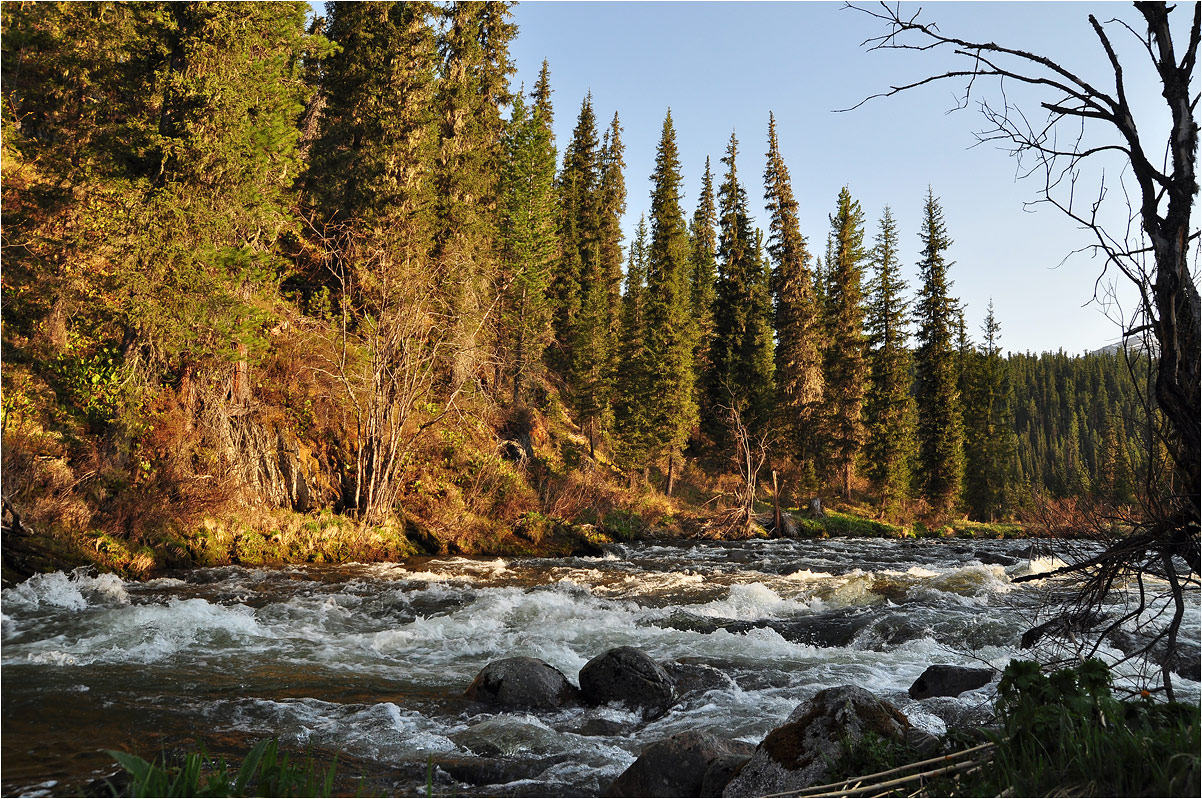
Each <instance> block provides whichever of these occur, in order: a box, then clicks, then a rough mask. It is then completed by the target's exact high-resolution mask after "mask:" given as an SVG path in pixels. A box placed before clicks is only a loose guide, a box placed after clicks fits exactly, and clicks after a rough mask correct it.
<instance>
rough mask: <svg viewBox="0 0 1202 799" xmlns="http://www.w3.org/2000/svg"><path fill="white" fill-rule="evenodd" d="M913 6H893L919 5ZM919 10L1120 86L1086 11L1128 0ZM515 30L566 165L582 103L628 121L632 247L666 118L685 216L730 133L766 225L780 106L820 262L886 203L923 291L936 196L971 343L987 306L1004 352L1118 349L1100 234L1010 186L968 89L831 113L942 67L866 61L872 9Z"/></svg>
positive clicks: (1084, 190) (581, 8) (1010, 92)
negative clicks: (850, 216) (967, 98)
mask: <svg viewBox="0 0 1202 799" xmlns="http://www.w3.org/2000/svg"><path fill="white" fill-rule="evenodd" d="M1182 7H1183V8H1184V9H1185V10H1184V11H1178V12H1177V15H1176V16H1181V17H1183V18H1184V17H1185V15H1186V14H1187V13H1188V12H1189V9H1190V7H1189V4H1182ZM918 8H919V4H913V3H911V4H903V5H902V9H903V11H904V12H908V13H913V12H914V11H917V10H918ZM922 8H923V18H924V19H930V20H933V21H936V22H938V24H939V27H940V29H941V30H942V31H943V32H944V33H945V34H948V35H954V36H957V37H960V38H964V39H970V40H983V41H996V42H998V43H1001V44H1006V45H1009V46H1016V47H1019V48H1021V49H1026V50H1030V51H1032V52H1037V53H1040V54H1046V55H1048V56H1049V57H1051V58H1053V59H1054V60H1055V61H1056V62H1057V63H1059V64H1061V65H1062V66H1064V67H1066V68H1069V69H1072V70H1074V71H1076V72H1078V74H1080V75H1081V76H1082V77H1085V78H1086V79H1087V80H1090V81H1091V82H1094V81H1096V83H1097V85H1099V87H1104V89H1105V90H1110V89H1112V87H1113V83H1114V78H1113V73H1112V72H1111V71H1110V70H1109V67H1108V64H1107V62H1106V60H1105V54H1104V52H1103V51H1102V49H1101V47H1100V46H1099V45H1098V42H1097V39H1096V38H1095V37H1094V34H1093V32H1092V30H1091V28H1090V26H1089V23H1088V15H1089V14H1090V13H1094V14H1096V16H1097V17H1098V19H1099V20H1100V21H1103V22H1105V21H1106V20H1109V19H1112V18H1114V17H1116V16H1117V17H1120V18H1122V19H1125V20H1127V21H1128V22H1131V23H1134V22H1137V21H1138V20H1137V19H1136V14H1135V12H1134V10H1133V9H1132V8H1131V7H1130V5H1128V4H1119V3H1090V2H1081V3H1077V2H1061V3H1050V2H1007V3H987V2H979V3H978V2H972V3H964V2H934V3H926V4H923V5H922ZM514 21H515V22H516V23H517V25H518V29H519V30H518V36H517V38H516V40H515V41H513V42H512V43H511V45H510V56H511V58H512V59H513V61H514V63H515V66H516V67H517V74H516V75H515V76H514V77H513V79H512V86H513V88H514V89H517V88H518V87H519V86H520V85H524V86H525V88H526V90H527V91H529V90H530V89H531V88H532V87H533V85H534V83H535V80H536V79H537V77H538V72H539V69H540V67H541V64H542V61H543V59H544V58H545V59H546V60H547V61H548V64H549V67H550V76H551V86H552V88H553V90H554V94H553V102H554V108H555V133H556V139H557V144H558V146H559V148H560V152H561V154H562V150H563V148H564V147H565V146H566V145H567V143H568V142H569V141H570V138H571V134H572V128H573V127H574V126H575V124H576V117H577V115H578V114H579V111H580V105H581V102H582V100H583V98H584V97H585V95H586V94H587V93H588V92H590V91H591V92H592V97H593V106H594V110H595V112H596V115H597V119H598V125H599V126H601V127H604V126H606V125H607V124H608V122H609V120H610V119H611V118H612V117H613V114H614V112H615V111H616V112H617V113H618V115H619V118H620V120H621V124H622V126H623V141H624V142H625V145H626V164H627V169H626V186H627V213H626V218H625V222H624V229H625V231H626V232H627V235H628V236H629V234H630V233H631V232H632V231H633V229H634V227H635V226H636V225H637V222H638V218H639V216H640V214H642V213H644V212H646V211H647V210H648V208H649V206H650V192H651V182H650V179H649V178H650V175H651V173H652V170H653V168H654V161H655V152H656V147H657V145H658V142H659V138H660V134H661V132H662V127H663V120H664V115H665V112H666V111H667V110H668V109H669V108H671V112H672V118H673V122H674V126H675V129H676V134H677V143H678V146H679V149H680V155H681V162H682V172H683V177H684V198H683V199H684V205H685V209H686V212H687V215H688V216H690V217H691V215H692V211H693V209H694V208H695V207H696V204H697V198H698V193H699V191H700V186H701V177H702V173H703V171H704V167H705V159H706V157H707V156H708V157H709V158H710V159H711V162H712V167H713V170H714V174H715V187H716V186H717V185H718V184H719V183H720V182H721V177H722V174H723V170H724V166H723V165H722V164H721V163H720V159H721V158H722V157H723V156H724V154H725V151H726V147H727V144H728V142H729V139H730V136H731V133H732V132H734V133H735V135H736V136H737V138H738V142H739V155H738V159H737V164H738V173H739V174H740V176H741V179H742V181H743V182H744V186H745V188H746V190H747V193H748V196H749V198H750V199H751V200H752V209H751V210H752V215H753V216H754V223H755V224H756V225H757V226H759V227H762V228H764V229H765V231H766V230H767V227H768V217H767V214H766V213H765V211H764V209H763V204H762V200H761V199H760V198H761V197H762V195H763V172H764V167H765V153H766V151H767V127H768V114H769V112H773V113H774V114H775V116H776V122H777V131H778V137H779V140H780V148H781V152H782V155H783V156H784V159H785V162H786V164H787V165H788V168H789V171H790V173H791V176H792V182H793V190H794V193H795V194H796V195H797V199H798V203H799V216H800V220H801V227H802V234H803V235H804V236H805V237H806V238H807V240H808V243H809V248H810V251H811V252H812V253H814V254H818V255H822V254H823V253H824V252H825V247H826V236H827V232H828V231H829V229H830V224H829V215H830V214H831V213H833V211H834V207H835V201H836V198H837V196H838V194H839V191H840V189H841V188H842V187H843V186H847V187H848V189H849V190H850V192H851V195H852V197H853V198H854V199H856V200H858V201H859V202H860V204H861V206H862V208H863V210H864V214H865V218H866V222H867V224H866V233H867V235H866V239H865V240H866V243H868V244H871V241H872V238H873V236H874V235H875V233H876V229H877V223H878V220H879V218H880V216H881V212H882V209H883V208H884V207H885V206H886V205H888V206H890V207H891V209H892V211H893V215H894V217H895V219H896V220H897V223H898V227H899V231H900V238H901V260H902V263H903V267H904V275H905V277H906V278H907V280H908V281H909V282H910V288H911V294H912V293H913V292H914V291H915V290H916V289H917V284H918V281H917V269H916V267H915V263H916V262H917V261H918V258H919V252H920V248H921V242H920V240H919V237H918V230H919V224H920V222H921V217H922V210H923V204H924V201H925V199H926V196H927V191H928V187H929V188H930V190H931V191H933V192H934V194H935V196H936V197H937V198H938V199H939V200H940V203H941V205H942V208H943V211H944V219H945V222H946V225H947V230H948V233H949V234H950V236H951V238H952V240H953V242H954V243H953V245H952V246H951V248H950V249H949V250H948V252H947V256H948V258H949V259H951V260H952V261H954V265H953V266H952V268H951V278H952V280H953V281H954V286H953V288H952V292H953V294H956V295H957V296H959V298H960V299H961V301H962V302H963V303H965V307H966V315H967V321H968V327H969V333H970V335H971V336H972V337H973V338H974V339H976V340H979V339H980V338H981V335H980V329H981V324H982V321H983V319H984V317H985V312H986V307H987V305H988V303H989V302H990V301H991V300H992V302H993V303H994V310H995V314H996V317H997V319H998V321H999V322H1000V323H1001V345H1002V347H1003V349H1005V350H1007V351H1013V352H1043V351H1054V350H1057V349H1063V350H1065V351H1066V352H1069V353H1081V352H1087V351H1092V350H1096V349H1098V348H1100V347H1103V346H1105V345H1107V344H1109V343H1112V342H1114V341H1116V340H1118V338H1119V327H1118V324H1117V323H1116V322H1115V321H1114V320H1113V318H1112V317H1113V316H1114V308H1113V306H1111V307H1110V309H1109V313H1108V312H1107V309H1106V308H1104V307H1101V306H1100V305H1099V304H1098V303H1096V302H1092V299H1093V297H1094V295H1095V285H1096V284H1097V283H1098V278H1099V275H1100V274H1101V273H1102V266H1103V262H1102V259H1101V258H1091V257H1090V255H1089V254H1088V253H1083V254H1078V255H1073V256H1071V257H1070V254H1071V253H1073V252H1074V251H1075V250H1078V249H1080V248H1081V247H1083V246H1085V245H1088V244H1089V243H1091V241H1092V239H1091V238H1090V236H1089V234H1087V233H1085V232H1083V231H1081V230H1079V229H1077V227H1076V224H1075V223H1074V222H1072V221H1071V220H1070V219H1068V218H1067V217H1065V216H1063V215H1062V214H1061V212H1060V211H1058V210H1056V209H1055V208H1052V207H1050V206H1047V205H1041V206H1037V207H1036V208H1034V209H1031V208H1029V207H1028V206H1027V205H1026V204H1028V203H1030V202H1031V201H1034V200H1037V199H1039V197H1040V189H1041V188H1042V186H1043V181H1042V178H1039V177H1036V178H1027V179H1023V180H1016V174H1017V172H1018V164H1017V163H1016V161H1015V159H1014V158H1013V157H1011V155H1010V154H1009V153H1008V152H1006V151H1005V150H1002V149H999V148H998V147H997V146H996V145H994V144H984V145H980V146H974V145H975V144H976V139H975V138H974V136H973V133H974V132H975V131H979V130H981V129H983V128H985V127H986V123H985V120H984V118H983V117H982V115H981V114H980V112H979V111H978V110H977V109H976V106H975V102H974V104H972V105H970V107H969V108H966V109H964V110H959V111H953V110H952V109H954V108H955V107H956V105H957V92H962V91H963V84H961V83H951V82H945V83H943V84H939V85H935V86H929V87H926V88H921V89H916V90H914V91H911V92H906V93H903V94H900V95H897V96H894V97H891V98H882V99H876V100H872V101H870V102H868V103H866V104H864V105H862V106H860V107H859V108H857V109H856V110H853V111H844V112H839V111H838V109H846V108H849V107H851V106H855V105H856V104H857V103H859V102H860V101H861V100H863V99H864V98H866V97H869V96H870V95H873V94H875V93H877V92H881V91H884V90H886V89H887V88H888V86H889V85H890V84H897V83H900V82H903V81H910V80H916V79H919V78H921V77H924V76H926V75H928V74H934V72H935V71H936V70H939V71H942V70H943V69H946V68H947V67H948V65H949V64H950V63H951V62H949V61H948V60H947V59H946V58H944V57H943V56H941V55H940V54H939V53H937V52H935V53H931V52H925V53H917V52H900V53H899V52H868V51H867V50H866V49H865V48H864V47H863V46H862V42H863V41H864V40H865V39H867V38H869V37H872V36H875V35H878V34H880V33H881V32H883V30H884V27H883V24H882V23H881V22H879V21H877V20H873V19H871V18H870V17H869V16H868V15H866V14H863V13H860V12H857V11H854V10H850V9H846V8H844V7H843V4H842V3H826V2H733V3H732V2H524V3H521V4H519V5H518V6H517V7H516V8H515V9H514ZM1188 22H1189V20H1188V19H1184V23H1186V24H1188ZM1133 27H1137V26H1135V25H1134V24H1133ZM1137 29H1138V28H1137ZM1108 30H1110V28H1108ZM1112 37H1113V38H1114V39H1115V40H1116V43H1117V44H1118V45H1119V46H1120V53H1125V55H1124V58H1125V63H1127V64H1128V67H1127V69H1126V77H1127V80H1128V94H1129V95H1130V96H1131V97H1132V98H1133V105H1136V106H1137V108H1136V110H1137V119H1138V120H1139V122H1140V129H1141V133H1142V134H1143V135H1145V137H1146V138H1147V140H1149V141H1157V142H1159V144H1158V145H1156V146H1151V147H1150V148H1149V149H1150V150H1151V151H1152V152H1153V153H1154V154H1155V153H1158V152H1160V151H1161V150H1162V149H1163V142H1164V140H1165V136H1164V134H1163V133H1161V132H1160V131H1167V124H1166V122H1165V119H1164V117H1163V116H1161V115H1160V114H1159V108H1158V106H1157V105H1156V101H1157V100H1159V88H1158V87H1157V84H1156V81H1155V75H1154V73H1152V72H1151V70H1150V67H1149V68H1148V69H1142V68H1141V69H1138V70H1137V69H1135V66H1136V65H1137V62H1138V63H1139V64H1140V65H1142V64H1146V63H1148V58H1147V55H1146V54H1141V52H1140V51H1139V50H1138V48H1139V46H1140V44H1139V42H1138V41H1137V40H1136V39H1134V37H1133V36H1132V35H1131V34H1130V33H1129V32H1125V31H1122V30H1121V29H1118V28H1115V30H1114V31H1113V32H1112ZM1184 41H1185V37H1184V35H1182V36H1181V42H1182V43H1184ZM1179 46H1180V45H1179ZM1133 48H1135V49H1133ZM1141 56H1142V58H1141ZM985 89H986V87H984V86H978V87H977V89H976V90H975V92H974V95H975V96H981V97H986V96H988V97H990V98H992V99H996V98H997V97H998V96H999V95H998V92H997V91H996V89H995V88H994V87H993V86H990V87H988V90H987V91H984V93H980V92H982V91H983V90H985ZM1006 92H1007V97H1009V98H1011V100H1012V101H1015V102H1017V103H1020V104H1022V106H1023V108H1024V109H1026V110H1028V112H1029V111H1030V109H1032V108H1036V107H1037V106H1036V104H1035V103H1034V102H1033V101H1032V100H1031V99H1030V95H1029V93H1028V94H1025V93H1024V92H1023V91H1022V90H1021V89H1020V87H1017V86H1013V85H1008V86H1007V87H1006ZM1161 104H1163V103H1161ZM1145 111H1146V114H1145ZM949 112H950V113H949ZM1106 166H1107V171H1106V178H1107V180H1108V182H1109V184H1110V191H1109V195H1108V203H1110V204H1113V202H1114V201H1115V200H1116V199H1117V200H1118V201H1119V207H1118V209H1117V211H1116V212H1115V213H1113V214H1112V215H1111V216H1109V217H1108V220H1109V222H1108V224H1109V225H1110V226H1111V227H1112V228H1117V229H1120V230H1121V229H1124V228H1125V226H1126V221H1127V214H1126V208H1125V205H1124V204H1123V202H1122V192H1121V191H1119V190H1118V189H1119V186H1118V185H1117V181H1116V177H1117V176H1118V175H1119V174H1120V172H1121V170H1120V163H1119V162H1114V161H1112V162H1110V163H1109V164H1107V165H1106ZM1100 175H1101V173H1094V174H1086V175H1083V176H1082V178H1081V179H1080V180H1079V182H1078V186H1079V189H1078V191H1077V197H1078V198H1080V197H1084V196H1090V197H1092V196H1093V195H1095V194H1096V193H1097V189H1098V180H1099V179H1100ZM1066 258H1067V260H1066ZM1109 282H1110V279H1109V276H1107V277H1106V278H1104V279H1103V281H1102V283H1101V285H1102V293H1103V294H1105V293H1106V292H1105V286H1106V284H1107V283H1109ZM1117 296H1118V298H1119V299H1120V301H1121V304H1122V306H1124V307H1129V306H1130V304H1131V302H1130V301H1131V298H1132V297H1133V296H1134V295H1133V294H1132V293H1131V292H1130V291H1129V290H1127V289H1126V288H1125V287H1120V289H1119V291H1118V295H1117Z"/></svg>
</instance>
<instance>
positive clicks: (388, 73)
mask: <svg viewBox="0 0 1202 799" xmlns="http://www.w3.org/2000/svg"><path fill="white" fill-rule="evenodd" d="M434 13H435V12H434V7H433V4H432V3H372V4H354V3H352V4H344V3H334V4H331V5H330V7H329V9H328V15H327V17H326V29H327V31H328V35H329V36H330V37H331V38H332V39H334V40H335V41H336V42H337V43H338V45H339V48H338V50H337V51H336V52H335V53H334V54H333V55H332V56H331V57H329V58H328V59H326V60H325V61H324V63H323V66H322V72H323V75H322V96H323V97H324V98H325V102H324V108H323V110H322V113H321V116H320V119H319V121H318V132H317V139H316V141H315V142H314V144H313V148H312V155H311V158H310V163H309V172H308V175H307V177H306V181H305V185H306V188H307V193H308V195H309V198H310V199H309V202H310V207H311V208H312V209H313V211H314V212H315V214H316V219H315V220H314V221H315V223H316V224H318V225H322V224H327V223H335V224H338V223H341V222H345V221H347V220H354V221H355V222H356V223H358V224H360V225H362V226H364V227H372V226H389V227H392V226H397V225H400V226H401V227H403V228H404V229H405V231H406V235H405V239H406V242H407V243H406V249H407V250H408V251H409V252H410V253H411V254H415V255H419V257H425V256H426V255H427V254H428V253H429V250H430V248H431V246H432V236H433V223H434V219H433V213H434V187H433V185H432V183H431V180H430V175H431V173H432V171H433V167H434V156H435V153H436V147H437V135H438V134H437V127H436V121H437V120H436V117H435V115H434V110H433V100H434V87H435V83H436V80H437V76H438V49H437V41H436V36H435V31H434V27H433V16H434ZM398 53H400V54H403V56H402V57H397V54H398Z"/></svg>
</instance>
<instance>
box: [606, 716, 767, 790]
mask: <svg viewBox="0 0 1202 799" xmlns="http://www.w3.org/2000/svg"><path fill="white" fill-rule="evenodd" d="M753 751H755V747H753V746H752V745H751V744H747V743H743V742H741V741H729V740H726V739H724V738H719V737H717V736H716V735H713V734H711V733H708V732H699V731H694V730H690V731H688V732H681V733H677V734H676V735H673V736H672V737H670V738H667V739H665V740H662V741H658V742H656V743H653V744H651V746H648V747H647V748H646V749H644V750H643V753H642V754H641V755H639V759H638V760H636V761H634V763H632V764H631V766H630V768H628V769H626V770H625V771H623V772H622V773H621V774H619V775H618V778H617V779H616V780H614V781H613V783H612V784H611V785H610V786H609V788H608V789H607V790H606V791H605V793H604V794H603V796H721V795H722V789H723V788H724V787H726V784H727V783H728V782H729V781H730V778H731V776H732V775H733V774H734V773H735V771H737V770H738V768H739V766H741V765H742V764H744V763H746V762H747V760H748V759H749V758H750V757H751V753H752V752H753Z"/></svg>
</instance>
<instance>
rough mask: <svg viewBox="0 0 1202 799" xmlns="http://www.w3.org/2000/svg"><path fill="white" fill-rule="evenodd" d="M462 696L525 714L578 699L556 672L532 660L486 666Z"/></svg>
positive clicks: (573, 687)
mask: <svg viewBox="0 0 1202 799" xmlns="http://www.w3.org/2000/svg"><path fill="white" fill-rule="evenodd" d="M463 695H464V696H465V697H466V698H468V699H471V700H473V701H476V702H483V703H485V704H489V705H501V706H502V707H512V708H522V709H528V710H539V709H554V708H559V707H563V706H564V705H569V704H574V703H575V702H576V701H577V700H578V698H579V692H578V691H577V690H576V687H575V686H574V685H572V684H571V683H570V682H568V678H567V677H565V676H563V673H562V672H561V671H559V669H557V668H555V667H554V666H552V665H551V664H549V663H546V662H544V661H542V660H539V659H538V658H531V657H512V658H506V659H505V660H495V661H493V662H492V663H489V664H488V665H487V666H485V667H484V668H483V669H481V670H480V673H479V674H478V675H476V679H475V680H474V681H473V682H472V684H471V685H469V686H468V689H467V691H465V692H464V694H463Z"/></svg>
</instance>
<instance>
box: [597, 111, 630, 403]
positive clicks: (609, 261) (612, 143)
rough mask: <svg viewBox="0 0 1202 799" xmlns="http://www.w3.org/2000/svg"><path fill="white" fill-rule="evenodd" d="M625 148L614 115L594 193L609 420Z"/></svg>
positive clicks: (619, 278) (617, 323)
mask: <svg viewBox="0 0 1202 799" xmlns="http://www.w3.org/2000/svg"><path fill="white" fill-rule="evenodd" d="M625 149H626V148H625V146H624V145H623V144H622V125H621V122H620V121H619V120H618V114H617V112H614V118H613V121H612V122H611V123H610V126H609V129H608V130H607V131H606V132H605V134H604V136H603V137H602V146H601V179H600V186H599V187H598V191H599V192H600V197H599V201H598V214H599V220H598V224H599V242H598V248H599V253H600V265H599V266H600V268H599V270H598V271H599V272H600V275H601V282H602V285H603V288H604V292H605V321H604V330H603V331H602V332H603V335H604V347H603V351H604V353H605V358H606V361H605V364H604V371H605V379H606V383H605V396H604V401H603V403H602V404H603V406H604V411H603V418H604V419H611V418H612V416H613V407H612V404H613V387H614V380H615V379H616V377H617V372H618V369H619V368H621V365H620V363H619V357H618V339H619V338H620V336H621V329H622V320H621V315H622V217H623V216H624V215H625V213H626V178H625V176H624V174H623V170H625V168H626V161H625V158H624V154H625Z"/></svg>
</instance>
